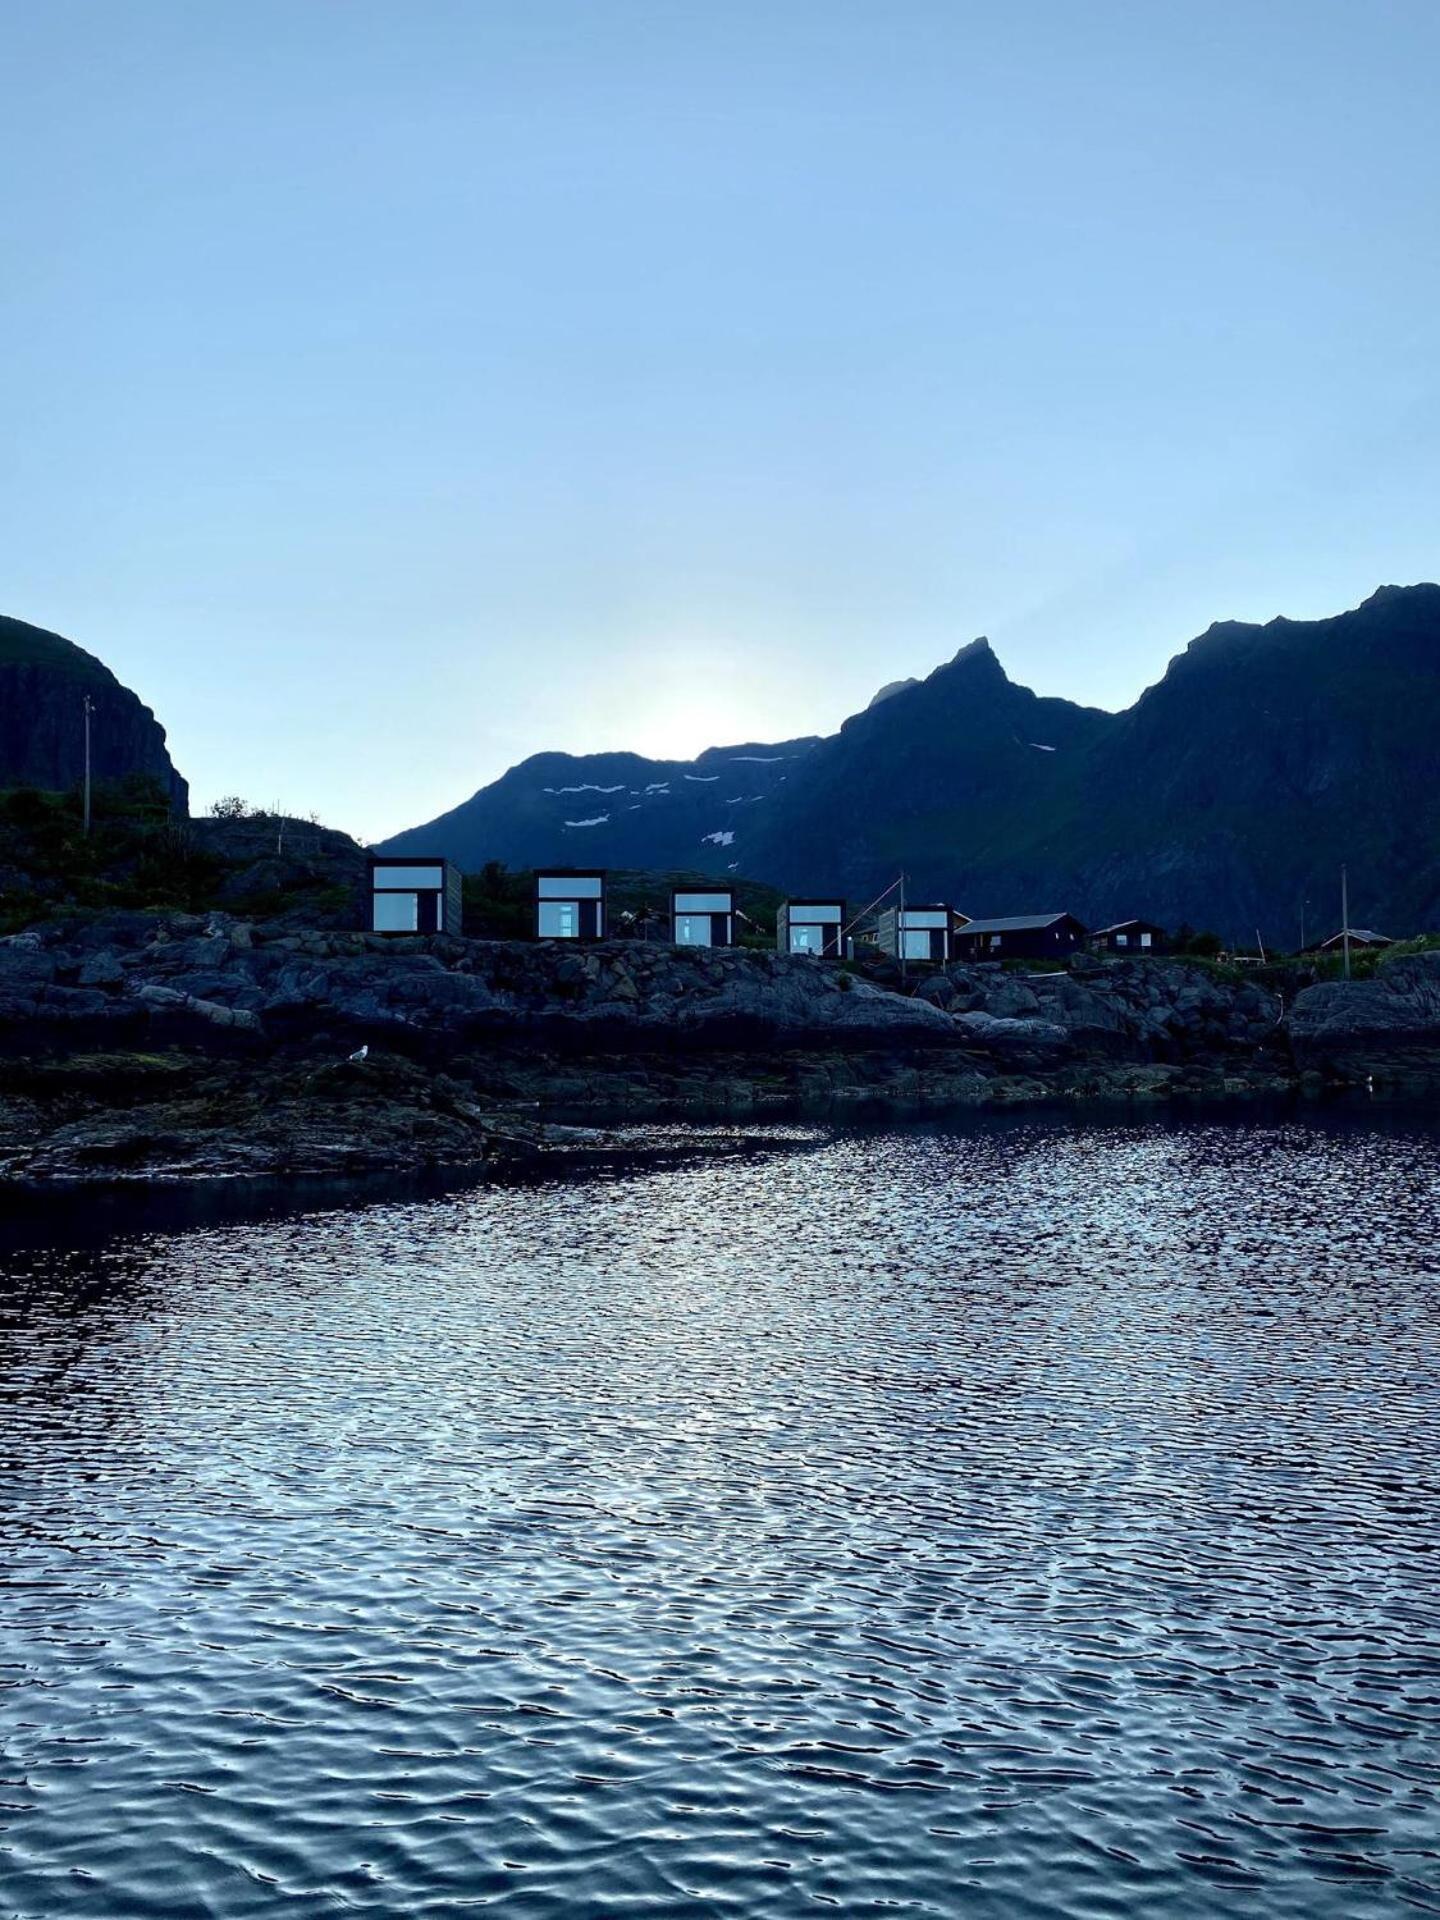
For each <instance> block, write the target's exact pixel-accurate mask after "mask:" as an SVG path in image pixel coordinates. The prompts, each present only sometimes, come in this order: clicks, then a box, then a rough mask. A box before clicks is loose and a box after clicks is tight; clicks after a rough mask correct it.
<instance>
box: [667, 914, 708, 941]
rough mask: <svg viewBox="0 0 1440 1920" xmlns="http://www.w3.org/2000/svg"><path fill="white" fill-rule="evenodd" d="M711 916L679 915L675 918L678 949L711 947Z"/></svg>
mask: <svg viewBox="0 0 1440 1920" xmlns="http://www.w3.org/2000/svg"><path fill="white" fill-rule="evenodd" d="M710 939H711V933H710V916H709V914H708V913H677V914H676V916H675V944H676V946H677V947H708V946H709V945H710Z"/></svg>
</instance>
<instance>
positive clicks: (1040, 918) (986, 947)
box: [955, 913, 1088, 960]
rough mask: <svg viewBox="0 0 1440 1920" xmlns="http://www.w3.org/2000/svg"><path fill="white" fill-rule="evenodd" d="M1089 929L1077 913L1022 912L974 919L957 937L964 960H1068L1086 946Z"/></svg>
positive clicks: (960, 953)
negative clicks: (1003, 916)
mask: <svg viewBox="0 0 1440 1920" xmlns="http://www.w3.org/2000/svg"><path fill="white" fill-rule="evenodd" d="M1087 932H1088V929H1087V928H1086V927H1085V926H1084V925H1083V923H1082V922H1081V921H1079V920H1077V919H1076V918H1075V916H1074V914H1073V913H1022V914H1015V915H1012V916H1010V917H1008V918H1006V919H1001V920H972V921H970V923H969V925H968V926H964V927H962V928H961V929H960V931H959V933H958V934H956V936H955V948H956V958H957V959H960V960H1064V959H1067V958H1068V957H1069V956H1070V955H1071V954H1072V953H1076V952H1078V951H1079V950H1080V948H1081V947H1083V946H1084V945H1085V940H1086V936H1087Z"/></svg>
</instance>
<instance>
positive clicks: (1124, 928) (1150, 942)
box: [1090, 920, 1170, 956]
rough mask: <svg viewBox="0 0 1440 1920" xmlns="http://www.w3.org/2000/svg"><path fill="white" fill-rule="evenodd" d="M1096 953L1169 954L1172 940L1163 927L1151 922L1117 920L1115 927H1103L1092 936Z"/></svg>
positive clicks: (1092, 946)
mask: <svg viewBox="0 0 1440 1920" xmlns="http://www.w3.org/2000/svg"><path fill="white" fill-rule="evenodd" d="M1090 947H1091V951H1092V952H1094V953H1114V954H1122V955H1130V956H1133V955H1135V954H1137V953H1168V952H1169V951H1170V939H1169V936H1168V934H1167V933H1166V931H1165V929H1164V928H1163V927H1157V926H1154V925H1153V924H1152V923H1151V922H1150V921H1149V920H1117V921H1116V922H1115V924H1114V926H1113V927H1101V928H1100V929H1099V931H1098V932H1096V933H1092V934H1091V936H1090Z"/></svg>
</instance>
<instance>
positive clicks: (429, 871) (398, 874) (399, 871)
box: [371, 867, 445, 893]
mask: <svg viewBox="0 0 1440 1920" xmlns="http://www.w3.org/2000/svg"><path fill="white" fill-rule="evenodd" d="M371 884H372V885H373V887H374V888H375V891H376V892H377V893H378V892H379V890H380V889H381V888H382V887H423V888H426V889H429V888H431V887H443V886H444V884H445V875H444V872H443V871H442V869H441V868H439V867H376V868H375V870H374V879H373V881H372V883H371Z"/></svg>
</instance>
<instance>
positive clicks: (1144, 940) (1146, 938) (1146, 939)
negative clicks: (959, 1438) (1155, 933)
mask: <svg viewBox="0 0 1440 1920" xmlns="http://www.w3.org/2000/svg"><path fill="white" fill-rule="evenodd" d="M1140 944H1141V946H1142V947H1148V946H1149V945H1150V935H1149V934H1148V933H1142V934H1141V936H1140Z"/></svg>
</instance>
